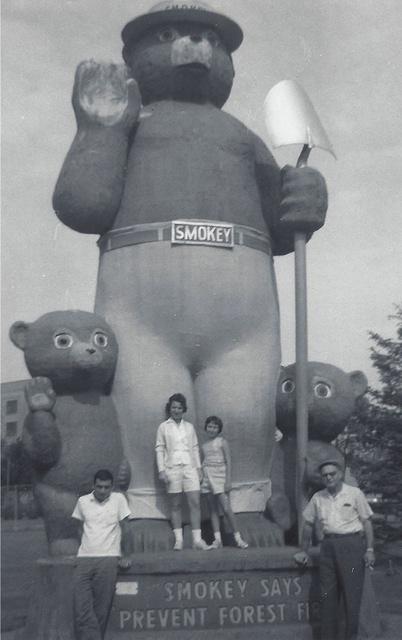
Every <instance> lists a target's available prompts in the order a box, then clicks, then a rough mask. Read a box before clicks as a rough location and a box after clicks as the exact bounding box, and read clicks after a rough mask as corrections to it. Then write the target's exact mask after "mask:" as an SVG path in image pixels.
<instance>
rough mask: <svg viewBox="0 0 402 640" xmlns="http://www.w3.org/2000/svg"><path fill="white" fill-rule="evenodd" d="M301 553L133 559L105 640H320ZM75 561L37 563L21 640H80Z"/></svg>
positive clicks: (313, 574) (313, 587)
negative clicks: (296, 559) (76, 624)
mask: <svg viewBox="0 0 402 640" xmlns="http://www.w3.org/2000/svg"><path fill="white" fill-rule="evenodd" d="M295 551H296V549H294V548H291V547H275V548H271V549H254V548H253V549H247V550H244V551H240V550H237V549H234V548H224V549H222V550H217V551H204V552H196V551H191V550H188V551H187V550H185V551H182V552H173V551H169V552H163V553H153V554H141V555H139V556H134V561H133V565H132V567H131V568H130V570H129V571H127V572H124V573H120V574H119V577H118V580H117V584H116V594H115V597H114V601H113V606H112V611H111V615H110V619H109V624H108V630H107V633H106V640H118V639H120V640H125V639H127V640H128V639H129V638H130V639H132V638H138V640H145V639H147V640H158V638H160V639H161V640H162V639H163V640H170V639H171V640H176V639H177V640H179V639H180V640H190V639H191V640H197V639H199V640H201V639H203V640H204V639H207V638H208V639H209V638H211V639H212V638H213V639H214V640H220V639H224V638H230V639H231V640H240V639H243V638H244V639H246V638H247V640H248V639H252V638H256V639H257V638H261V637H262V636H263V637H264V638H271V639H272V640H288V639H289V640H290V639H292V640H293V639H294V638H297V639H298V640H304V639H305V640H314V639H315V638H316V637H317V624H318V619H319V618H318V584H317V583H318V580H317V569H316V566H315V558H313V562H312V564H311V565H309V566H308V567H307V568H306V569H299V568H298V567H297V566H296V564H295V563H294V560H293V554H294V552H295ZM74 565H75V559H74V558H62V559H56V558H52V559H43V560H39V561H38V563H37V588H36V589H35V595H34V598H33V601H32V603H31V606H30V610H29V614H28V619H27V624H26V627H25V629H24V631H23V633H22V635H21V636H20V640H74V638H75V636H74V623H73V606H72V574H73V571H74Z"/></svg>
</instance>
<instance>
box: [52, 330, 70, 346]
mask: <svg viewBox="0 0 402 640" xmlns="http://www.w3.org/2000/svg"><path fill="white" fill-rule="evenodd" d="M53 342H54V346H55V347H56V349H69V348H70V347H71V345H72V344H73V338H72V336H70V334H69V333H58V334H57V335H56V336H54V338H53Z"/></svg>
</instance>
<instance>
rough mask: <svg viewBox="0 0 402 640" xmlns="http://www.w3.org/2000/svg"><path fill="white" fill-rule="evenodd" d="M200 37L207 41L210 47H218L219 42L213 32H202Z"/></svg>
mask: <svg viewBox="0 0 402 640" xmlns="http://www.w3.org/2000/svg"><path fill="white" fill-rule="evenodd" d="M202 36H203V38H205V39H206V40H208V42H209V44H210V45H211V46H212V47H219V45H220V43H221V41H220V40H219V37H218V36H217V34H216V33H215V32H214V31H204V32H203V34H202Z"/></svg>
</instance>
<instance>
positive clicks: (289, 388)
mask: <svg viewBox="0 0 402 640" xmlns="http://www.w3.org/2000/svg"><path fill="white" fill-rule="evenodd" d="M295 387H296V385H295V383H294V382H293V380H284V381H283V382H282V387H281V388H282V392H283V393H292V392H293V391H294V390H295Z"/></svg>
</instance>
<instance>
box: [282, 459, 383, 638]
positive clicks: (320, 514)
mask: <svg viewBox="0 0 402 640" xmlns="http://www.w3.org/2000/svg"><path fill="white" fill-rule="evenodd" d="M319 469H320V472H321V477H322V479H323V482H324V484H325V487H326V488H325V489H322V490H321V491H317V493H315V494H314V495H313V497H312V498H311V500H310V502H309V503H308V505H307V506H306V508H305V509H304V511H303V521H304V522H303V532H302V549H303V550H302V551H300V552H298V553H296V554H295V556H294V557H295V560H296V562H297V563H299V564H302V565H305V564H306V563H307V561H308V549H309V547H310V543H311V537H312V532H313V528H314V525H315V524H317V523H318V525H319V526H320V528H321V531H322V532H323V536H324V537H323V540H322V543H321V548H320V561H319V566H320V590H321V638H322V640H337V638H338V622H339V620H340V618H341V616H340V613H339V599H340V595H341V594H343V597H344V602H345V608H346V628H345V640H354V639H355V638H356V637H357V633H358V625H359V611H360V601H361V596H362V591H363V581H364V571H365V566H367V567H372V566H373V564H374V550H373V527H372V524H371V516H372V515H373V512H372V510H371V508H370V506H369V504H368V502H367V500H366V498H365V496H364V494H363V492H362V491H360V489H358V488H357V487H351V486H349V485H347V484H345V483H344V482H343V469H342V468H341V467H340V466H339V463H338V462H337V461H334V460H328V461H326V462H323V463H322V464H321V465H320V467H319Z"/></svg>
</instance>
